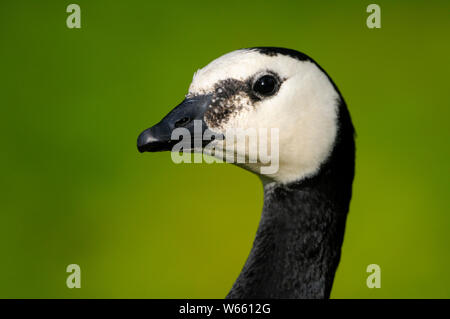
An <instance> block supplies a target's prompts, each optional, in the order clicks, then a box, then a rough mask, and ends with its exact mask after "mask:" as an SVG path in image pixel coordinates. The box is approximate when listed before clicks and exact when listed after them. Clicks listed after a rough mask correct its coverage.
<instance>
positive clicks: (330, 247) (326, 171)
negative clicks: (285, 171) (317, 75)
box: [227, 102, 355, 298]
mask: <svg viewBox="0 0 450 319" xmlns="http://www.w3.org/2000/svg"><path fill="white" fill-rule="evenodd" d="M338 123H339V131H338V135H337V139H336V142H335V145H334V148H333V152H332V154H331V155H330V157H329V159H328V160H327V161H326V163H324V164H323V165H322V167H321V168H320V171H319V173H318V174H317V175H316V176H314V177H312V178H308V179H305V180H302V181H300V182H296V183H291V184H288V185H280V184H275V183H272V184H266V186H265V188H264V207H263V212H262V216H261V221H260V224H259V228H258V231H257V233H256V238H255V241H254V243H253V248H252V250H251V252H250V255H249V257H248V259H247V262H246V263H245V266H244V268H243V270H242V272H241V274H240V275H239V277H238V279H237V280H236V282H235V283H234V285H233V287H232V289H231V291H230V292H229V294H228V296H227V298H328V297H329V295H330V291H331V287H332V283H333V279H334V275H335V272H336V269H337V266H338V264H339V259H340V254H341V245H342V241H343V237H344V230H345V221H346V217H347V212H348V208H349V203H350V198H351V192H352V181H353V175H354V156H355V146H354V139H353V126H352V124H351V120H350V116H349V114H348V111H347V108H346V106H345V104H344V102H341V104H340V109H339V119H338Z"/></svg>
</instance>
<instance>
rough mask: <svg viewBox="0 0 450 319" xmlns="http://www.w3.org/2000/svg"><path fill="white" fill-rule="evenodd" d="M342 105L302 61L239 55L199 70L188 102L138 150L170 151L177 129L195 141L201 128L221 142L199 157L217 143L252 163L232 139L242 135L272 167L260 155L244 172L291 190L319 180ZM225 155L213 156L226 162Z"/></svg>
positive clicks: (276, 54)
mask: <svg viewBox="0 0 450 319" xmlns="http://www.w3.org/2000/svg"><path fill="white" fill-rule="evenodd" d="M341 103H342V98H341V96H340V94H339V92H338V90H337V89H336V87H335V86H334V84H333V82H332V81H331V80H330V78H329V77H328V76H327V74H326V73H325V72H324V71H323V70H322V69H321V68H320V67H319V66H318V65H317V64H316V63H315V62H314V61H313V60H312V59H311V58H309V57H308V56H306V55H305V54H302V53H300V52H297V51H294V50H289V49H281V48H252V49H242V50H237V51H233V52H231V53H228V54H225V55H223V56H221V57H219V58H218V59H216V60H214V61H212V62H211V63H210V64H208V65H207V66H205V67H204V68H202V69H200V70H198V71H197V72H196V73H195V74H194V77H193V80H192V83H191V85H190V87H189V91H188V93H187V95H186V98H185V99H184V101H183V102H182V103H181V104H179V105H178V106H177V107H176V108H174V109H173V110H172V111H171V112H170V113H169V114H168V115H167V116H166V117H165V118H163V119H162V120H161V122H159V123H158V124H156V125H155V126H153V127H151V128H149V129H147V130H145V131H144V132H142V134H141V135H140V136H139V138H138V149H139V150H140V151H141V152H143V151H149V152H154V151H166V150H167V151H170V150H171V149H172V148H173V146H174V145H175V144H176V142H177V140H174V139H173V134H172V133H173V131H174V130H175V129H177V128H184V129H187V130H189V131H190V132H191V133H192V136H193V135H194V124H195V123H199V125H200V126H201V131H202V133H204V132H205V131H210V132H212V133H213V137H214V136H221V138H217V139H215V140H213V141H211V139H210V138H208V139H207V140H205V139H203V141H202V143H201V148H202V149H201V150H200V151H203V152H204V153H206V154H209V153H210V150H211V149H212V148H215V149H216V150H217V149H219V143H220V148H221V149H222V150H223V151H224V152H223V153H226V154H229V153H232V155H234V156H236V157H240V158H246V159H248V158H249V152H250V151H251V150H249V147H248V145H247V147H237V146H236V143H237V142H236V140H237V139H233V140H232V141H230V139H228V138H227V137H229V136H230V133H229V132H234V134H235V135H236V134H237V133H236V132H237V130H239V131H238V132H243V134H256V135H257V140H258V141H257V143H256V144H258V147H265V148H267V149H268V151H267V153H270V155H271V161H272V162H270V163H268V162H267V161H265V162H263V161H262V160H261V159H260V158H259V156H257V155H258V154H256V156H255V158H256V161H253V162H249V161H248V160H247V161H244V162H243V163H240V164H239V165H240V166H242V167H244V168H246V169H248V170H250V171H252V172H255V173H257V174H259V175H260V176H261V177H263V180H264V181H274V182H276V183H285V184H286V183H290V182H293V181H297V180H302V179H305V178H307V177H310V176H314V175H315V174H317V172H318V171H319V169H320V167H321V165H322V164H323V163H324V162H325V161H326V160H327V159H328V158H329V156H330V154H331V152H332V150H333V145H334V144H335V141H336V137H337V132H338V127H339V123H338V114H339V106H340V104H341ZM214 134H215V135H214ZM201 136H204V134H203V135H201ZM275 139H276V140H275ZM207 145H209V147H206V146H207ZM185 149H186V148H185ZM195 151H199V149H198V148H197V149H196V150H195ZM257 152H258V151H257ZM223 153H219V152H217V151H216V154H210V155H215V156H218V154H220V155H219V156H220V157H221V158H222V159H223ZM275 161H276V163H274V162H275ZM264 168H266V169H264ZM269 168H272V169H269Z"/></svg>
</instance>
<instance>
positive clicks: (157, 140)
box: [137, 94, 211, 153]
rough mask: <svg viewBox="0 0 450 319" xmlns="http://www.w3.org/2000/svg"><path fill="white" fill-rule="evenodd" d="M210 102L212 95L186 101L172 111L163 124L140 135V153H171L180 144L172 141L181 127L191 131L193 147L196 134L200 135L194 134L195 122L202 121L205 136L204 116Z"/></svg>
mask: <svg viewBox="0 0 450 319" xmlns="http://www.w3.org/2000/svg"><path fill="white" fill-rule="evenodd" d="M210 102H211V95H210V94H208V95H199V96H195V97H193V98H188V99H185V100H184V101H183V102H181V103H180V104H179V105H178V106H177V107H175V108H174V109H173V110H172V111H170V113H169V114H167V115H166V116H165V117H164V118H163V119H162V120H161V122H159V123H158V124H156V125H154V126H152V127H150V128H148V129H146V130H145V131H143V132H142V133H141V134H140V135H139V137H138V140H137V147H138V150H139V152H141V153H142V152H160V151H170V150H171V149H172V147H173V146H174V145H175V144H176V143H177V142H178V140H172V139H171V136H172V131H173V130H174V129H176V128H179V127H182V128H186V129H187V130H189V132H190V136H191V137H192V145H193V141H194V136H195V134H194V133H199V132H194V121H195V122H197V121H198V120H199V121H201V124H202V125H201V127H202V130H201V133H202V135H203V133H204V131H205V130H206V127H207V125H206V123H205V122H204V120H203V115H204V114H205V111H206V110H207V108H208V106H209V105H210ZM196 120H197V121H196ZM197 123H198V122H197Z"/></svg>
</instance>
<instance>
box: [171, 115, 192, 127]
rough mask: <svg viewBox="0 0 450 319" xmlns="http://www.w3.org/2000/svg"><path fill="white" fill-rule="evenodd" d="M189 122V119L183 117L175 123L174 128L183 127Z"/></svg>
mask: <svg viewBox="0 0 450 319" xmlns="http://www.w3.org/2000/svg"><path fill="white" fill-rule="evenodd" d="M189 122H191V118H189V117H183V118H182V119H180V120H178V121H176V122H175V127H182V126H185V125H187V124H189Z"/></svg>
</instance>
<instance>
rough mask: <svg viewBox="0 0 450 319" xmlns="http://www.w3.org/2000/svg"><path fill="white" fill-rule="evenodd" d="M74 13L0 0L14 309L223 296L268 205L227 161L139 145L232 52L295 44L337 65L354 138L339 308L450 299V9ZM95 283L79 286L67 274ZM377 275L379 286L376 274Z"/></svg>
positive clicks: (107, 4)
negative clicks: (180, 160)
mask: <svg viewBox="0 0 450 319" xmlns="http://www.w3.org/2000/svg"><path fill="white" fill-rule="evenodd" d="M70 3H71V2H69V1H31V0H30V1H12V0H7V1H2V2H1V5H0V35H1V36H0V74H1V78H0V105H1V114H0V118H1V128H0V129H1V137H0V138H1V150H2V156H1V157H0V167H1V175H2V177H1V179H0V191H1V201H0V205H1V206H0V209H1V212H0V253H1V258H0V297H8V298H17V297H24V298H47V297H56V298H81V297H88V298H100V297H102V298H109V297H113V298H116V297H117V298H119V297H123V298H168V297H169V298H222V297H224V296H225V295H226V294H227V292H228V290H229V289H230V287H231V285H232V284H233V282H234V280H235V279H236V277H237V275H238V274H239V272H240V270H241V268H242V266H243V264H244V262H245V259H246V257H247V255H248V252H249V250H250V248H251V245H252V241H253V238H254V235H255V232H256V228H257V225H258V221H259V217H260V212H261V209H262V199H263V193H262V186H261V184H260V181H259V179H258V178H257V177H256V176H255V175H253V174H250V173H248V172H246V171H244V170H241V169H239V168H237V167H235V166H232V165H226V164H215V165H208V164H190V165H189V164H181V165H176V164H174V163H172V161H171V158H170V154H169V153H159V154H139V153H138V152H137V150H136V138H137V136H138V134H139V133H140V132H141V131H142V130H143V129H145V128H147V127H149V126H150V125H152V124H154V123H155V122H157V121H159V119H160V118H161V117H162V116H163V115H165V114H166V113H167V112H168V111H169V110H170V109H171V108H172V107H173V106H175V105H176V104H177V103H178V102H180V101H181V100H182V99H183V97H184V94H185V93H186V92H187V88H188V85H189V83H190V81H191V79H192V75H193V73H194V72H195V71H196V70H197V69H198V68H200V67H202V66H204V65H206V64H207V63H208V62H210V61H211V60H213V59H215V58H216V57H218V56H220V55H222V54H224V53H227V52H229V51H232V50H235V49H238V48H243V47H252V46H281V47H288V48H293V49H297V50H300V51H303V52H305V53H307V54H309V55H311V56H312V57H313V58H314V59H316V60H317V61H318V62H319V63H320V64H321V66H322V67H324V68H325V70H327V72H328V73H329V74H330V75H331V77H332V78H333V79H334V81H335V82H336V83H337V85H338V87H339V88H340V90H341V91H342V94H343V96H344V98H345V99H346V101H347V103H348V105H349V108H350V111H351V113H352V116H353V121H354V123H355V126H356V129H357V133H358V137H357V148H358V149H357V167H356V179H355V183H354V197H353V200H352V205H351V211H350V214H349V217H348V223H347V231H346V235H345V242H344V246H343V254H342V260H341V264H340V266H339V269H338V272H337V276H336V280H335V284H334V287H333V291H332V297H333V298H350V297H352V298H410V297H424V298H433V297H436V298H448V297H450V271H449V270H450V254H449V244H450V232H449V225H450V214H449V202H450V200H449V194H448V189H449V168H448V164H449V147H448V141H449V137H450V136H449V126H448V120H449V115H450V109H449V102H450V93H449V92H450V90H449V82H448V79H449V72H450V67H449V54H450V50H449V48H450V44H449V31H450V19H449V9H450V2H449V1H421V2H419V1H377V2H376V3H378V4H379V5H380V6H381V19H382V28H381V29H368V28H367V27H366V18H367V16H368V15H369V14H368V13H366V7H367V5H368V4H370V3H371V2H370V1H349V2H348V3H346V4H343V3H337V2H335V1H321V2H319V1H317V2H315V3H314V4H312V2H309V1H308V2H306V1H270V2H269V1H226V2H224V1H220V2H219V1H160V2H156V1H155V2H153V1H87V0H83V1H81V0H80V1H76V3H77V4H79V5H80V6H81V19H82V28H81V29H68V28H67V27H66V22H65V21H66V17H67V16H68V14H67V13H66V7H67V5H68V4H70ZM72 263H76V264H79V265H80V266H81V271H82V283H81V284H82V288H81V289H68V288H67V287H66V284H65V282H66V276H67V275H68V274H67V273H66V272H65V270H66V266H67V265H68V264H72ZM372 263H376V264H379V265H380V266H381V271H382V281H381V289H368V288H367V286H366V277H367V275H368V274H367V273H366V267H367V265H368V264H372Z"/></svg>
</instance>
